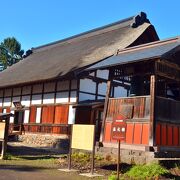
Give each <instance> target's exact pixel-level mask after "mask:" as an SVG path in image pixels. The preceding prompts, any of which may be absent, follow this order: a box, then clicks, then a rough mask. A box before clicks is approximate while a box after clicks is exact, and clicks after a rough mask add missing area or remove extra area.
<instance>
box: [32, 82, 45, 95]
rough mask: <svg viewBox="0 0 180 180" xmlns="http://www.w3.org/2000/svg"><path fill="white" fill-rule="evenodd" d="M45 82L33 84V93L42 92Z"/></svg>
mask: <svg viewBox="0 0 180 180" xmlns="http://www.w3.org/2000/svg"><path fill="white" fill-rule="evenodd" d="M42 90H43V84H35V85H33V93H42Z"/></svg>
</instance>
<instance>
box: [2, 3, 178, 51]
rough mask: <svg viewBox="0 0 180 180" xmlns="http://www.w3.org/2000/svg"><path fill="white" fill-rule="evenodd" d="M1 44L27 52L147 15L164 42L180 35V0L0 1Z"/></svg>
mask: <svg viewBox="0 0 180 180" xmlns="http://www.w3.org/2000/svg"><path fill="white" fill-rule="evenodd" d="M0 6H1V8H0V12H1V25H0V41H2V40H3V39H4V38H6V37H11V36H14V37H16V38H17V40H18V41H19V42H20V43H21V44H22V47H23V48H24V49H25V50H27V49H29V48H31V47H36V46H39V45H43V44H46V43H49V42H53V41H56V40H60V39H63V38H65V37H68V36H71V35H75V34H78V33H81V32H84V31H87V30H90V29H93V28H96V27H100V26H103V25H106V24H109V23H112V22H115V21H118V20H121V19H123V18H127V17H130V16H133V15H136V14H138V13H139V12H140V11H144V12H146V13H147V15H148V18H149V19H150V21H151V23H152V24H153V25H154V26H155V28H156V30H157V33H158V35H159V37H160V38H161V39H164V38H168V37H173V36H177V35H180V0H171V1H169V0H0Z"/></svg>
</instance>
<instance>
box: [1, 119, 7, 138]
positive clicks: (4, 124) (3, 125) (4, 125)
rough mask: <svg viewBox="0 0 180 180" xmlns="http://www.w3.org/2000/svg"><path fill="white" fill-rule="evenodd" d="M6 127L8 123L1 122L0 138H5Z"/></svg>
mask: <svg viewBox="0 0 180 180" xmlns="http://www.w3.org/2000/svg"><path fill="white" fill-rule="evenodd" d="M5 127H6V123H5V122H0V139H4V135H5Z"/></svg>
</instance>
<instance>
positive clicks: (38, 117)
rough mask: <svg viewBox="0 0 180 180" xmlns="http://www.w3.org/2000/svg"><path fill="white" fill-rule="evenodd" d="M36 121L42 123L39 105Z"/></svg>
mask: <svg viewBox="0 0 180 180" xmlns="http://www.w3.org/2000/svg"><path fill="white" fill-rule="evenodd" d="M36 123H41V107H38V108H37V111H36Z"/></svg>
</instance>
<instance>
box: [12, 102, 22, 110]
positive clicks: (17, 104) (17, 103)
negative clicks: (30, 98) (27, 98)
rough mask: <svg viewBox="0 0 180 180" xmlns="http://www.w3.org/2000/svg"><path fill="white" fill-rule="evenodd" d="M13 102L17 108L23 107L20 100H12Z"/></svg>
mask: <svg viewBox="0 0 180 180" xmlns="http://www.w3.org/2000/svg"><path fill="white" fill-rule="evenodd" d="M13 104H14V106H15V107H16V108H17V109H22V108H23V106H22V104H21V102H20V101H17V102H13Z"/></svg>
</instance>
